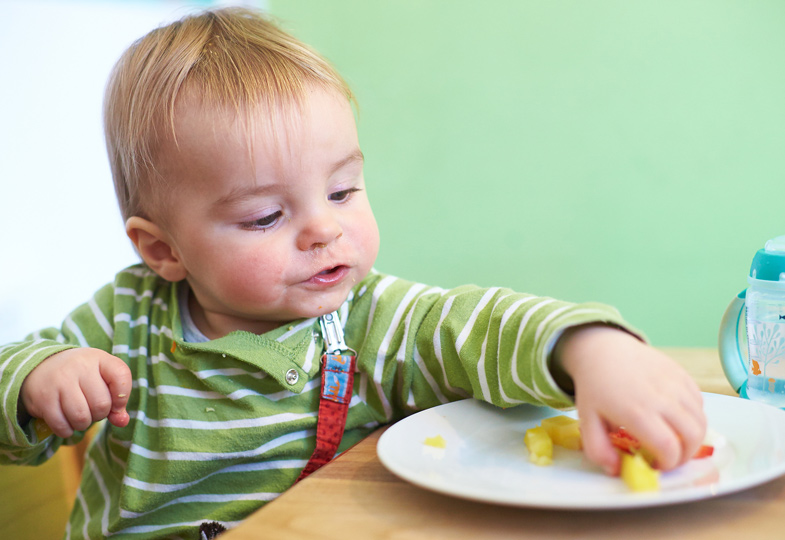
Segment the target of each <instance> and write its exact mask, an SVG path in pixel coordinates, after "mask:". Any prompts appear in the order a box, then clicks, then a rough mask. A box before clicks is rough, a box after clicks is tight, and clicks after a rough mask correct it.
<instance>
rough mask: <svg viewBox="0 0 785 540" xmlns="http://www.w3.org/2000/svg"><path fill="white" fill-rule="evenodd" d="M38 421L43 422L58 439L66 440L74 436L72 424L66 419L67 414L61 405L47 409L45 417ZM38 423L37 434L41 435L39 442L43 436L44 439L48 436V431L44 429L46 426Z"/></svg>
mask: <svg viewBox="0 0 785 540" xmlns="http://www.w3.org/2000/svg"><path fill="white" fill-rule="evenodd" d="M38 420H40V421H43V422H44V425H45V426H47V427H48V428H49V431H51V432H52V433H54V434H55V435H57V436H58V437H62V438H64V439H65V438H68V437H70V436H71V435H73V434H74V430H73V428H72V427H71V424H69V423H68V419H66V417H65V414H63V411H62V410H61V408H60V406H59V405H58V406H53V407H47V408H46V412H45V414H44V415H43V417H42V418H39V419H38ZM36 422H37V424H38V425H37V426H36V432H37V433H38V435H39V440H41V437H42V436H44V438H45V436H47V433H46V431H47V430H46V429H45V428H44V426H41V425H40V422H38V421H36Z"/></svg>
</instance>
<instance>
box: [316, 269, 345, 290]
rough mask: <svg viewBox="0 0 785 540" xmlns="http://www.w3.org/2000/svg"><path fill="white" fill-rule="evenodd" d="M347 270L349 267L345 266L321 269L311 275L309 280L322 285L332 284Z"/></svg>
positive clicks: (342, 276) (339, 279)
mask: <svg viewBox="0 0 785 540" xmlns="http://www.w3.org/2000/svg"><path fill="white" fill-rule="evenodd" d="M348 271H349V268H348V267H347V266H343V265H339V266H333V267H332V268H326V269H325V270H322V271H321V272H319V273H318V274H316V275H315V276H313V277H312V278H311V279H310V281H311V282H314V283H318V284H322V285H332V284H335V283H338V282H339V281H341V280H342V279H343V278H344V277H345V276H346V274H347V273H348Z"/></svg>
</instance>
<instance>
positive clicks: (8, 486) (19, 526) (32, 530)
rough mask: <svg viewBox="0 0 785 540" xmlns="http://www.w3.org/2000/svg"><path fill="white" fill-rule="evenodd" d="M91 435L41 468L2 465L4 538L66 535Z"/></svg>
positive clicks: (38, 539)
mask: <svg viewBox="0 0 785 540" xmlns="http://www.w3.org/2000/svg"><path fill="white" fill-rule="evenodd" d="M92 433H94V432H93V431H92V430H91V432H90V433H88V435H91V434H92ZM89 438H90V437H87V436H86V437H85V438H84V440H83V441H82V442H81V443H79V444H78V445H76V446H63V447H61V448H60V449H59V450H58V451H57V453H55V455H54V456H53V457H52V459H50V460H49V461H47V462H46V463H44V464H42V465H39V466H37V467H24V466H13V465H7V466H0V531H2V532H0V538H9V539H10V538H13V539H14V540H50V539H51V540H61V539H62V538H63V535H64V532H65V525H66V523H67V522H68V516H69V515H70V513H71V507H72V506H73V504H74V500H75V499H76V490H77V489H78V488H79V481H80V478H81V475H82V467H83V466H84V455H85V450H86V448H87V445H88V443H89Z"/></svg>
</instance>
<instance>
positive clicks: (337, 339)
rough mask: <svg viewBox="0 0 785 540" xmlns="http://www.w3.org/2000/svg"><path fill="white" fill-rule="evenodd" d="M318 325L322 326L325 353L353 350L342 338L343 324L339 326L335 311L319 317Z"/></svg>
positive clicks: (339, 321) (339, 322)
mask: <svg viewBox="0 0 785 540" xmlns="http://www.w3.org/2000/svg"><path fill="white" fill-rule="evenodd" d="M319 326H321V328H322V337H324V343H325V346H326V347H327V354H341V353H342V352H343V351H352V352H354V350H353V349H350V348H349V347H348V346H347V345H346V342H345V341H344V340H343V326H341V320H340V319H339V318H338V312H337V311H333V312H332V313H328V314H326V315H322V316H321V317H319ZM355 354H357V353H355Z"/></svg>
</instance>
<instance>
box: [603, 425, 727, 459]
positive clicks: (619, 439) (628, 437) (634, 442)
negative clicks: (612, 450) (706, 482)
mask: <svg viewBox="0 0 785 540" xmlns="http://www.w3.org/2000/svg"><path fill="white" fill-rule="evenodd" d="M608 437H610V439H611V444H612V445H613V446H615V447H616V448H618V449H619V450H621V451H622V452H626V453H628V454H632V453H633V451H634V450H640V448H641V443H640V441H639V440H638V439H636V438H635V436H634V435H632V434H631V433H630V432H629V431H627V430H626V429H624V428H619V429H617V430H615V431H611V432H610V433H608ZM713 454H714V447H713V446H712V445H710V444H702V445H701V446H700V448H698V451H697V452H695V455H694V456H692V459H702V458H707V457H710V456H712V455H713Z"/></svg>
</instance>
